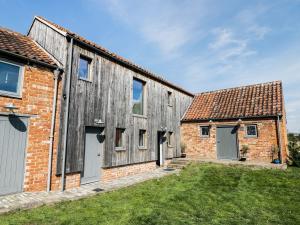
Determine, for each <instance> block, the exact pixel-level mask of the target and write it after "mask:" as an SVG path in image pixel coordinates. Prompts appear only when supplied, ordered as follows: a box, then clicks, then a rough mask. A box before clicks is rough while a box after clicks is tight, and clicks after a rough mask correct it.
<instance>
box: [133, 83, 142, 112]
mask: <svg viewBox="0 0 300 225" xmlns="http://www.w3.org/2000/svg"><path fill="white" fill-rule="evenodd" d="M144 85H145V84H144V82H142V81H140V80H137V79H133V93H132V101H133V107H132V113H133V114H138V115H143V114H144Z"/></svg>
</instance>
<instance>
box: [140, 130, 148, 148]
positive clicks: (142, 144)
mask: <svg viewBox="0 0 300 225" xmlns="http://www.w3.org/2000/svg"><path fill="white" fill-rule="evenodd" d="M139 147H146V131H145V130H139Z"/></svg>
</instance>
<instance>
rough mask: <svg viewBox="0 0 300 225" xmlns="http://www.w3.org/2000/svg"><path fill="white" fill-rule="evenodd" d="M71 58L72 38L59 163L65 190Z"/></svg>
mask: <svg viewBox="0 0 300 225" xmlns="http://www.w3.org/2000/svg"><path fill="white" fill-rule="evenodd" d="M72 58H73V38H71V41H70V44H69V55H68V64H67V65H68V66H69V68H68V74H67V84H66V87H67V90H66V95H67V96H66V113H65V120H64V138H63V152H62V155H63V156H62V157H63V158H62V165H61V191H64V190H65V174H66V154H67V137H68V121H69V107H70V92H71V75H72Z"/></svg>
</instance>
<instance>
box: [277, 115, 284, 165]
mask: <svg viewBox="0 0 300 225" xmlns="http://www.w3.org/2000/svg"><path fill="white" fill-rule="evenodd" d="M277 135H278V142H279V143H278V144H279V158H280V163H281V164H282V163H283V162H282V158H283V157H282V140H281V130H280V115H278V116H277Z"/></svg>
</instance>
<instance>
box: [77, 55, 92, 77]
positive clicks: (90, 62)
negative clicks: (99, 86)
mask: <svg viewBox="0 0 300 225" xmlns="http://www.w3.org/2000/svg"><path fill="white" fill-rule="evenodd" d="M81 59H84V60H86V61H87V62H88V77H87V78H83V77H80V76H79V69H80V60H81ZM92 63H93V59H91V58H90V57H88V56H86V55H83V54H80V55H79V59H78V72H77V78H78V79H79V80H83V81H88V82H92Z"/></svg>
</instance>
